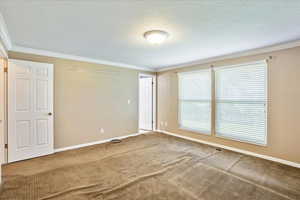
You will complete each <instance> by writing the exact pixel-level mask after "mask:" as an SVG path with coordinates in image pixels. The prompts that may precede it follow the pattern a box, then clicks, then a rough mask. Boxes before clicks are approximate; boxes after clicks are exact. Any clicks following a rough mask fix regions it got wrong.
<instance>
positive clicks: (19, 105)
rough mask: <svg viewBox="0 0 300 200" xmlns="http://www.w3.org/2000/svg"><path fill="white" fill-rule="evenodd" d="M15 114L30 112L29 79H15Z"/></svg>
mask: <svg viewBox="0 0 300 200" xmlns="http://www.w3.org/2000/svg"><path fill="white" fill-rule="evenodd" d="M15 91H16V95H15V96H14V100H15V102H16V112H30V100H31V96H30V95H31V92H30V91H31V84H30V79H25V78H16V87H15Z"/></svg>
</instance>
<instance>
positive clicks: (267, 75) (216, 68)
mask: <svg viewBox="0 0 300 200" xmlns="http://www.w3.org/2000/svg"><path fill="white" fill-rule="evenodd" d="M262 63H263V64H265V65H266V67H265V75H266V78H265V80H266V84H265V96H266V100H265V103H264V104H265V108H266V109H265V112H266V114H265V116H266V117H265V120H266V124H265V130H266V131H265V138H264V141H265V143H256V142H251V141H247V140H240V139H236V138H232V137H226V136H222V135H218V133H217V132H216V123H217V122H216V120H217V103H218V100H217V98H216V95H217V94H216V92H217V90H216V81H217V79H216V78H215V79H214V82H215V84H214V88H213V90H214V92H215V94H214V102H215V115H214V116H215V117H214V121H215V127H214V130H215V133H214V135H215V136H216V137H218V138H223V139H228V140H233V141H237V142H243V143H248V144H254V145H258V146H268V117H269V114H268V113H269V106H268V99H269V98H268V96H269V90H268V85H269V67H268V62H267V60H262V61H255V62H250V63H242V64H237V65H229V66H222V67H215V68H214V69H213V73H214V75H215V71H216V70H218V69H224V68H226V69H227V68H237V67H244V66H249V65H255V64H262ZM214 77H215V76H214Z"/></svg>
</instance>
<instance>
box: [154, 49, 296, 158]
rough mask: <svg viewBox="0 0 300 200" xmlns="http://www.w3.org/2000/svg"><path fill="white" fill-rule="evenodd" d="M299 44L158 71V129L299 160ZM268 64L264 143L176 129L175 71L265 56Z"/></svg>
mask: <svg viewBox="0 0 300 200" xmlns="http://www.w3.org/2000/svg"><path fill="white" fill-rule="evenodd" d="M299 55H300V47H297V48H291V49H287V50H281V51H276V52H271V53H267V54H260V55H255V56H246V57H240V58H235V59H227V60H223V61H218V62H214V63H207V64H202V65H196V66H191V67H185V68H178V69H173V70H169V71H164V72H159V73H158V75H157V76H158V77H157V79H158V86H157V87H158V91H157V92H158V129H160V130H165V131H169V132H172V133H176V134H180V135H183V136H188V137H191V138H195V139H201V140H205V141H207V142H213V143H218V144H221V145H226V146H229V147H234V148H239V149H242V150H247V151H251V152H254V153H258V154H263V155H267V156H272V157H276V158H280V159H284V160H288V161H292V162H297V163H300V148H299V142H300V125H299V116H300V105H299V102H300V56H299ZM269 56H272V59H271V60H269V62H268V67H269V74H268V76H269V83H268V84H269V85H268V94H269V107H268V144H267V146H257V145H253V144H247V143H243V142H237V141H232V140H228V139H222V138H218V137H216V136H214V135H212V136H207V135H203V134H200V133H195V132H190V131H185V130H181V129H179V125H178V81H177V73H176V72H179V71H191V70H196V69H201V68H207V67H209V66H211V65H214V67H218V66H225V65H234V64H240V63H245V62H251V61H257V60H263V59H267V58H268V57H269Z"/></svg>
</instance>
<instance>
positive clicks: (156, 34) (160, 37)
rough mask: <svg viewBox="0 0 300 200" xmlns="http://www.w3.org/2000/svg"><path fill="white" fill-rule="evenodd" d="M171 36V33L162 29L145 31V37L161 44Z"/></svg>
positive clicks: (150, 41) (153, 42)
mask: <svg viewBox="0 0 300 200" xmlns="http://www.w3.org/2000/svg"><path fill="white" fill-rule="evenodd" d="M168 37H169V33H167V32H166V31H161V30H151V31H147V32H145V33H144V38H145V39H146V40H147V41H148V42H149V43H151V44H161V43H163V42H164V41H165V40H166V39H167V38H168Z"/></svg>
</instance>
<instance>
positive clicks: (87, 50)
mask: <svg viewBox="0 0 300 200" xmlns="http://www.w3.org/2000/svg"><path fill="white" fill-rule="evenodd" d="M0 12H1V13H2V15H3V17H4V20H5V22H6V25H7V29H8V33H9V36H10V38H11V40H12V43H13V45H15V46H22V47H28V48H33V49H40V50H47V51H53V52H59V53H64V54H70V55H77V56H81V57H87V58H92V59H99V60H106V61H110V62H116V63H124V64H128V65H134V66H138V67H149V68H162V67H170V66H174V65H180V64H183V63H189V62H193V61H196V60H201V59H206V58H211V57H216V56H221V55H226V54H231V53H234V52H241V51H245V50H249V49H255V48H260V47H265V46H269V45H274V44H278V43H283V42H287V41H292V40H297V39H300V20H299V19H300V0H195V1H191V0H185V1H184V0H139V1H138V0H102V1H101V0H73V1H71V0H26V1H25V0H1V2H0ZM151 29H161V30H165V31H167V32H169V33H170V38H169V39H168V40H167V41H166V42H165V43H163V44H161V45H159V46H155V45H150V44H148V43H147V42H146V41H145V40H144V38H143V33H144V32H145V31H148V30H151Z"/></svg>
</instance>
